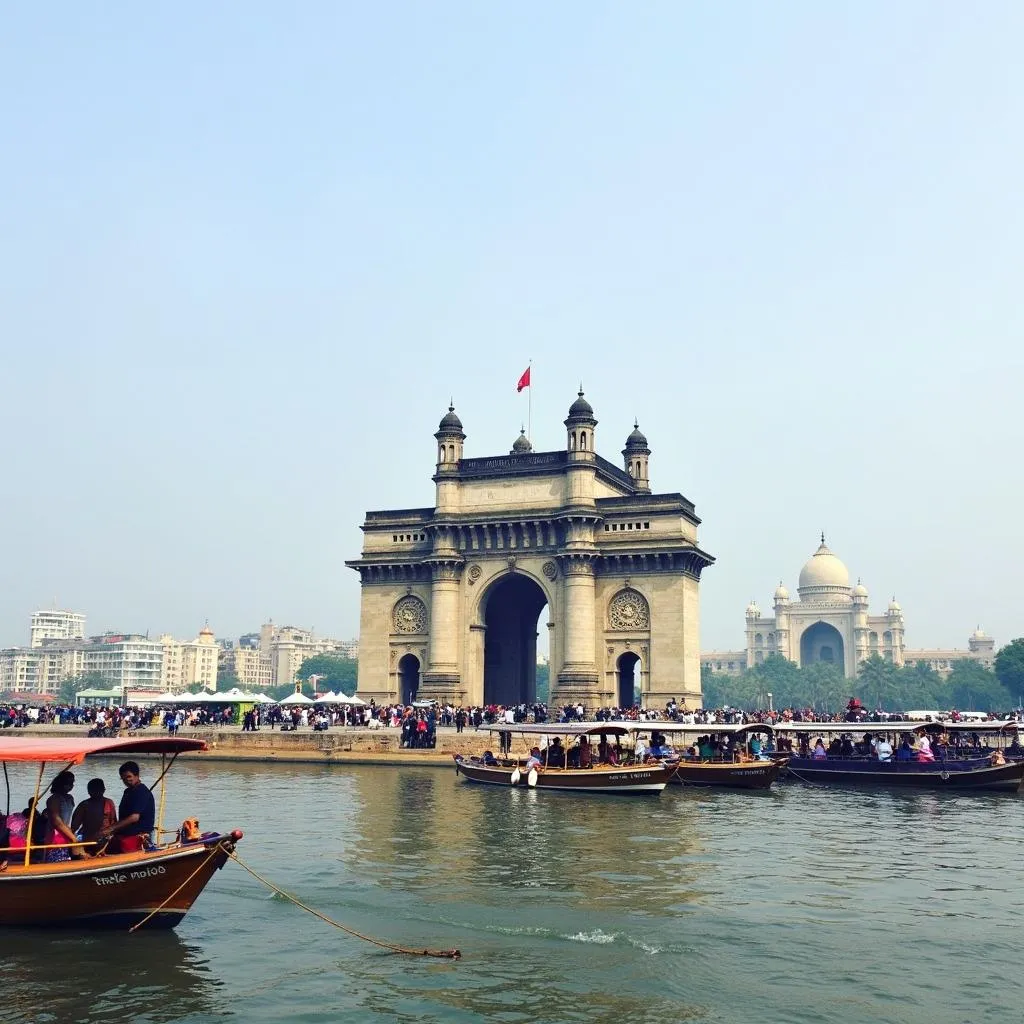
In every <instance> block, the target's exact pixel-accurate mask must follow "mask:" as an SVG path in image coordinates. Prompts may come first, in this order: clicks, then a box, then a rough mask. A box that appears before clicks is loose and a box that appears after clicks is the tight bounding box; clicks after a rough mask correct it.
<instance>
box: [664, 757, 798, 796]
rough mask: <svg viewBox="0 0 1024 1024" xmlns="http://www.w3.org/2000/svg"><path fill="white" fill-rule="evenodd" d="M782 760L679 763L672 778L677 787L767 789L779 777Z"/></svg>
mask: <svg viewBox="0 0 1024 1024" xmlns="http://www.w3.org/2000/svg"><path fill="white" fill-rule="evenodd" d="M784 763H785V762H783V761H745V762H740V763H733V764H730V763H729V762H715V761H680V762H679V763H678V764H677V765H676V770H675V773H674V774H673V776H672V779H671V781H672V783H673V784H674V785H678V786H727V787H729V788H731V789H768V788H769V787H770V786H771V784H772V783H773V782H774V781H775V780H776V779H777V778H778V777H779V772H780V771H781V769H782V766H783V764H784Z"/></svg>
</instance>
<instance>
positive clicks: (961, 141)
mask: <svg viewBox="0 0 1024 1024" xmlns="http://www.w3.org/2000/svg"><path fill="white" fill-rule="evenodd" d="M1022 39H1024V5H1022V4H1020V3H1018V2H1013V3H998V2H982V3H978V4H964V3H939V2H928V3H914V2H904V0H901V2H900V3H895V4H893V3H872V2H856V3H827V4H822V3H785V2H783V3H771V4H769V3H761V4H754V3H704V4H701V5H697V4H686V3H683V2H680V0H674V2H667V3H650V2H644V3H639V4H627V3H625V2H622V3H615V4H609V3H599V2H594V0H587V2H579V3H568V2H558V3H554V4H552V3H518V4H494V3H479V2H475V0H474V2H466V3H444V2H441V3H431V4H427V3H422V4H399V3H383V4H367V3H360V4H342V3H313V2H309V3H302V4H283V3H278V4H269V3H259V2H253V0H248V2H246V3H234V4H231V3H219V4H213V5H210V4H188V3H178V4H173V5H162V7H161V8H160V9H154V8H152V7H147V6H145V5H143V6H142V7H140V6H139V5H137V4H116V3H106V4H101V5H73V4H63V5H59V9H58V8H54V7H47V6H46V5H20V6H13V7H9V8H8V10H7V11H6V13H5V16H4V25H3V29H2V33H0V114H2V117H0V124H2V130H3V154H4V155H3V160H2V162H0V195H2V199H0V339H2V345H3V357H4V358H3V364H2V365H3V391H2V398H0V429H2V438H3V462H2V479H3V488H2V497H3V500H2V503H0V524H2V532H0V536H2V541H3V565H4V573H3V585H2V586H0V644H7V645H11V644H16V643H19V644H20V643H27V641H28V617H29V614H30V613H31V611H32V610H33V609H34V608H35V607H37V606H46V605H48V604H50V603H51V602H52V601H53V600H54V599H56V600H57V602H58V603H59V604H60V605H61V606H63V607H72V608H75V609H77V610H80V611H84V612H85V613H87V615H88V623H89V628H90V630H92V631H95V632H99V631H101V630H103V629H106V628H115V629H118V630H132V631H136V630H138V631H145V630H147V629H148V630H151V631H152V632H154V633H157V632H161V631H172V632H174V633H175V634H177V635H179V636H182V637H185V636H193V635H195V633H196V631H197V630H198V629H199V627H200V626H201V625H202V623H203V621H204V620H206V619H209V621H210V624H211V626H212V627H213V628H214V629H215V631H216V633H217V634H218V635H219V636H228V635H238V634H239V633H240V632H243V631H247V630H250V629H256V628H258V626H259V624H260V622H261V621H263V620H265V619H266V618H267V617H268V616H270V617H273V618H274V620H275V621H277V622H282V623H284V622H288V623H294V624H299V625H306V626H314V627H315V628H316V629H317V631H318V632H321V633H325V634H328V635H338V636H342V637H347V636H353V635H355V634H356V633H357V630H358V603H359V586H358V577H357V576H356V574H355V573H353V572H351V571H350V570H348V569H346V568H345V567H344V566H343V564H342V563H343V560H344V559H345V558H351V557H355V556H357V555H358V553H359V551H360V546H361V534H360V531H359V524H360V522H361V520H362V517H363V513H364V511H365V510H366V509H370V508H399V507H413V506H421V505H431V504H433V484H432V483H431V479H430V477H431V474H432V472H433V460H434V441H433V438H432V434H433V431H434V430H435V429H436V427H437V421H438V419H439V418H440V416H441V415H442V414H443V412H444V411H445V409H446V407H447V404H448V398H449V395H454V398H455V404H456V408H457V410H458V412H459V415H460V416H461V417H462V420H463V422H464V424H465V429H466V433H467V434H468V440H467V441H466V453H467V455H474V456H476V455H490V454H496V453H503V452H505V451H507V450H508V449H509V447H510V446H511V444H512V441H513V440H514V439H515V437H516V435H517V433H518V430H519V425H520V421H521V420H522V419H523V418H525V415H526V402H525V395H524V396H517V395H516V393H515V382H516V380H517V378H518V376H519V374H520V373H521V372H522V370H523V369H524V367H525V366H526V362H527V360H528V359H530V358H532V359H533V361H534V381H535V391H534V396H533V397H534V407H533V426H534V441H535V445H536V446H537V447H538V448H540V449H554V448H560V447H562V445H563V443H564V437H563V427H562V423H561V421H562V419H563V418H564V416H565V414H566V410H567V408H568V405H569V403H570V402H571V401H572V399H573V398H574V397H575V391H576V388H577V385H578V383H579V381H580V380H581V379H582V380H583V383H584V387H585V389H586V393H587V397H588V398H589V399H590V401H591V402H592V403H593V405H594V409H595V412H596V415H597V417H598V419H599V421H600V425H599V427H598V431H597V440H598V447H599V450H600V451H601V452H602V453H603V454H604V455H606V456H607V457H608V458H610V459H613V460H614V461H616V462H619V461H620V459H621V456H620V455H619V452H620V450H621V448H622V446H623V442H624V440H625V437H626V435H627V434H628V433H629V431H630V429H631V427H632V423H633V417H634V415H635V416H638V417H639V419H640V424H641V427H642V428H643V430H644V431H645V433H646V434H647V436H648V438H649V439H650V444H651V448H652V449H653V455H652V458H651V474H652V483H653V486H654V488H655V490H664V491H675V490H680V491H682V492H683V493H684V494H685V495H687V496H688V497H689V498H691V499H692V500H693V501H695V502H696V505H697V510H698V513H699V514H700V515H701V516H702V517H703V519H704V525H703V527H702V530H701V538H702V543H703V546H704V547H705V548H706V549H707V550H708V551H710V552H711V553H713V554H714V555H716V556H717V558H718V563H717V564H716V565H715V566H714V567H713V568H711V569H709V570H708V571H707V573H706V574H705V577H704V580H705V582H704V585H703V587H702V594H703V598H702V646H703V647H705V648H711V647H724V646H733V645H737V644H739V643H740V641H741V638H742V628H743V610H744V607H745V605H746V604H747V602H748V601H749V600H750V598H751V597H756V598H758V600H759V601H760V603H761V607H762V609H766V608H768V607H770V603H771V595H772V591H773V590H774V587H775V586H776V584H777V583H778V580H779V578H780V577H782V578H784V579H785V581H786V583H787V585H789V586H790V587H791V588H795V586H796V576H797V573H798V571H799V569H800V567H801V565H802V564H803V562H804V561H805V560H806V559H807V558H808V557H809V556H810V555H811V553H812V552H813V551H814V549H815V547H816V545H817V540H818V533H819V531H820V530H821V529H823V528H824V529H825V530H826V532H827V534H828V539H829V543H830V545H831V546H832V548H833V549H834V550H835V551H836V553H837V554H838V555H840V557H842V558H843V559H844V560H845V562H846V563H847V565H848V566H849V567H850V570H851V573H852V576H853V580H855V579H856V577H857V576H858V575H859V576H861V577H863V580H864V583H865V585H866V586H867V587H868V589H869V591H870V593H871V605H872V608H873V609H874V610H881V609H884V606H885V604H886V602H887V601H888V599H889V597H890V596H891V595H892V594H893V593H896V594H897V595H898V597H899V599H900V601H901V603H902V604H903V608H904V611H905V614H906V622H907V642H908V644H909V645H910V646H922V645H939V644H943V645H947V644H948V645H956V646H961V647H962V646H965V643H966V638H967V636H968V634H969V632H970V631H971V630H973V629H974V627H975V626H976V625H977V624H978V623H981V624H982V625H983V626H984V627H985V628H986V629H988V630H989V631H990V632H991V633H993V634H994V635H995V636H996V637H997V638H998V639H999V640H1000V641H1002V642H1005V641H1006V640H1007V639H1009V638H1011V637H1012V636H1016V635H1019V634H1021V633H1022V632H1024V624H1022V622H1021V608H1022V604H1021V599H1020V588H1021V570H1022V568H1024V540H1022V530H1021V526H1020V523H1021V502H1022V498H1024V488H1022V485H1021V459H1020V456H1021V444H1022V440H1024V437H1022V434H1024V429H1022V425H1021V423H1022V417H1021V402H1022V398H1021V391H1022V388H1021V385H1022V371H1024V357H1022V354H1021V352H1022V342H1021V337H1022V333H1024V315H1022V312H1021V301H1020V299H1021V271H1022V266H1021V262H1022V261H1021V238H1022V236H1024V216H1022V186H1021V181H1022V169H1024V168H1022V163H1024V161H1022V157H1024V146H1022V142H1021V126H1022V125H1024V62H1022V61H1021V56H1020V54H1021V43H1022ZM851 582H852V581H851Z"/></svg>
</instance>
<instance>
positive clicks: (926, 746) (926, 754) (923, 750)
mask: <svg viewBox="0 0 1024 1024" xmlns="http://www.w3.org/2000/svg"><path fill="white" fill-rule="evenodd" d="M917 760H918V761H934V760H935V755H934V754H933V753H932V745H931V743H930V742H929V740H928V737H927V736H925V735H922V736H921V738H920V739H919V740H918V741H917Z"/></svg>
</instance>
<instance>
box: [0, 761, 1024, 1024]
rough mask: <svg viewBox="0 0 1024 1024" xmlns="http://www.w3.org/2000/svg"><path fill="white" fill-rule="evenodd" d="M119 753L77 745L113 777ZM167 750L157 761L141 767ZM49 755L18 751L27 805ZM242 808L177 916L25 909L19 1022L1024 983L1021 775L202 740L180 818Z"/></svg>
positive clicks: (782, 995) (925, 999)
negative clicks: (890, 783)
mask: <svg viewBox="0 0 1024 1024" xmlns="http://www.w3.org/2000/svg"><path fill="white" fill-rule="evenodd" d="M116 767H117V763H116V762H111V761H101V762H94V763H90V764H88V765H84V766H81V767H80V768H79V769H77V770H76V774H77V777H78V783H77V785H76V791H75V792H76V796H78V797H79V798H80V797H81V796H82V795H84V790H85V782H86V781H87V780H88V779H89V778H90V777H93V776H95V775H100V776H102V777H104V778H105V780H106V782H107V786H108V795H111V796H114V797H115V799H117V797H118V796H119V791H120V785H119V783H118V781H117V773H116ZM155 774H156V772H155V770H154V765H153V763H152V762H149V763H147V764H146V765H145V766H144V780H145V779H146V777H147V775H148V777H149V778H150V779H151V778H152V777H153V776H154V775H155ZM33 783H34V776H33V778H32V779H31V780H30V779H29V774H28V773H27V772H23V771H12V806H14V805H18V806H21V804H22V802H23V800H24V798H25V796H26V795H28V793H29V792H30V789H31V787H32V785H33ZM192 815H194V816H197V817H199V818H200V820H201V826H202V827H203V828H204V829H212V828H222V829H225V830H227V829H232V828H241V829H243V830H244V832H245V838H244V840H243V841H242V842H241V844H240V845H239V850H238V852H239V854H240V855H241V856H242V857H243V858H244V859H245V860H246V861H247V862H249V863H250V864H251V865H252V866H253V867H254V868H256V869H257V870H258V871H260V872H261V873H263V874H265V875H267V876H268V877H269V878H271V879H273V880H274V881H275V882H277V883H278V884H279V885H281V886H282V887H284V888H286V889H288V890H289V891H290V892H292V893H294V894H296V895H297V896H298V897H299V898H300V899H302V900H303V901H305V902H306V903H308V904H310V905H311V906H313V907H315V908H317V909H318V910H320V911H322V912H323V913H324V914H327V915H329V916H330V917H332V918H335V919H336V920H338V921H340V922H342V923H343V924H345V925H346V926H347V927H349V928H352V929H354V930H356V931H359V932H362V933H365V934H367V935H371V936H374V937H376V938H380V939H382V940H385V941H388V942H392V943H398V944H401V945H404V946H409V947H415V948H422V947H434V948H451V947H458V948H459V949H460V950H462V953H463V958H462V959H461V960H459V961H447V960H435V959H426V958H416V957H407V956H399V955H395V954H392V953H389V952H386V951H384V950H382V949H380V948H378V947H376V946H374V945H371V944H369V943H367V942H364V941H362V940H360V939H358V938H354V937H352V936H351V935H348V934H345V933H343V932H341V931H339V930H337V929H334V928H332V927H330V926H329V925H327V924H324V923H323V922H321V921H319V920H316V919H315V918H313V917H311V916H310V915H308V914H305V913H304V912H303V911H301V910H299V909H298V908H296V907H295V906H293V905H292V904H290V903H289V902H287V901H286V900H285V899H283V898H281V897H280V896H277V895H274V894H272V893H271V892H269V891H268V890H267V889H265V888H264V887H262V886H261V885H260V884H259V883H257V882H256V881H255V880H254V879H253V878H252V877H251V876H250V875H248V874H246V873H245V872H244V871H243V870H242V869H241V868H240V867H239V866H238V865H237V864H232V863H229V864H228V865H227V866H226V867H225V868H224V870H223V871H221V872H220V873H219V874H218V875H217V876H216V877H215V878H214V879H213V881H212V882H211V884H210V886H209V887H208V889H207V890H206V892H205V893H204V894H203V895H202V896H201V897H200V899H199V901H198V903H197V904H196V906H195V907H194V908H193V911H192V913H191V914H190V915H189V916H188V917H187V918H186V919H185V921H184V922H183V923H182V924H181V925H180V926H179V928H178V930H177V931H176V932H156V931H153V932H148V933H147V932H145V931H143V932H140V933H138V934H136V935H132V936H129V935H126V934H123V933H95V934H92V935H86V936H82V935H78V934H73V933H67V934H63V933H49V932H28V931H18V932H6V933H3V935H2V936H0V943H2V944H3V950H4V956H3V957H2V958H0V1000H2V1011H0V1016H2V1019H3V1021H4V1022H6V1024H15V1022H19V1024H20V1022H25V1024H28V1022H31V1024H39V1022H59V1024H63V1022H72V1021H81V1022H88V1024H93V1022H95V1024H140V1022H143V1024H144V1022H170V1021H175V1022H188V1024H201V1022H202V1024H205V1022H221V1021H223V1022H228V1024H230V1022H235V1021H237V1022H239V1024H242V1022H245V1024H254V1022H273V1024H278V1022H296V1024H297V1022H307V1021H308V1022H314V1021H315V1022H323V1021H325V1020H342V1019H344V1020H347V1021H367V1022H372V1021H396V1020H398V1021H403V1020H405V1021H465V1022H477V1021H480V1022H482V1021H502V1022H506V1024H519V1022H522V1024H544V1022H548V1021H552V1022H555V1021H559V1022H560V1021H566V1022H569V1021H587V1022H591V1024H592V1022H595V1021H622V1022H628V1024H646V1022H654V1021H657V1022H659V1024H663V1022H668V1021H672V1022H676V1021H715V1022H731V1021H737V1022H740V1021H743V1022H748V1021H758V1022H775V1021H779V1022H794V1024H795V1022H808V1024H811V1022H826V1021H828V1022H834V1021H837V1020H839V1021H850V1022H872V1021H879V1022H882V1021H885V1022H907V1024H910V1022H922V1024H925V1022H927V1024H945V1022H962V1021H982V1020H997V1019H1002V1018H1004V1017H1008V1016H1010V1015H1012V1016H1013V1017H1016V1016H1017V1014H1018V1013H1019V1011H1020V1009H1021V1007H1022V992H1021V985H1020V980H1019V979H1020V960H1021V948H1022V943H1021V936H1022V923H1024V860H1022V857H1021V852H1022V843H1021V838H1020V837H1021V835H1022V834H1024V799H1022V798H1019V797H1014V796H1009V797H1007V796H995V795H992V796H979V795H960V796H957V795H946V794H930V793H864V792H858V791H852V790H832V789H824V788H816V787H810V786H804V785H802V784H788V785H779V786H777V787H775V788H774V789H773V790H772V791H771V792H769V793H761V794H759V793H731V792H725V791H718V792H716V791H710V790H703V791H702V790H679V789H672V788H670V789H669V790H667V791H666V792H665V793H664V794H662V795H661V796H660V797H655V798H640V797H636V798H634V797H592V796H588V797H585V798H574V797H571V796H564V795H563V796H559V795H557V794H550V793H537V792H535V791H532V790H528V789H525V788H519V789H515V790H509V789H503V788H502V789H499V788H490V787H483V786H474V785H470V784H467V783H465V782H463V781H461V780H459V779H457V778H456V776H455V773H454V770H452V769H448V770H441V769H437V768H386V767H338V766H335V767H320V766H299V765H283V764H279V765H260V764H225V763H219V764H210V763H207V764H196V763H181V764H179V765H178V766H177V767H176V768H175V770H174V771H173V772H172V773H171V784H170V787H169V796H168V806H167V821H168V822H178V821H180V820H181V819H183V818H184V817H186V816H192Z"/></svg>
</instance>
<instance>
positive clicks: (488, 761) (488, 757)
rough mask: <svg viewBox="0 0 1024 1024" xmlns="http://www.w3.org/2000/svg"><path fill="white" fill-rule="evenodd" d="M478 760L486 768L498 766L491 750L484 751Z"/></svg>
mask: <svg viewBox="0 0 1024 1024" xmlns="http://www.w3.org/2000/svg"><path fill="white" fill-rule="evenodd" d="M480 760H481V761H483V763H484V764H485V765H486V766H487V767H488V768H496V767H497V765H498V759H497V758H496V757H495V756H494V752H493V751H491V750H485V751H484V753H483V757H481V758H480Z"/></svg>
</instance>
